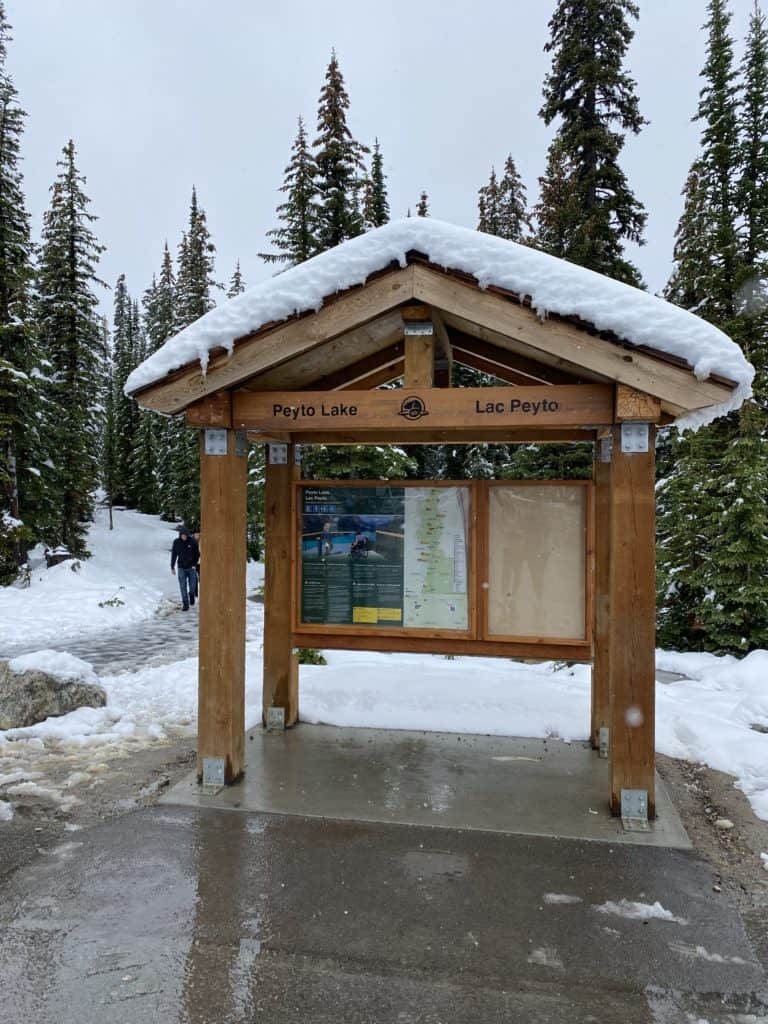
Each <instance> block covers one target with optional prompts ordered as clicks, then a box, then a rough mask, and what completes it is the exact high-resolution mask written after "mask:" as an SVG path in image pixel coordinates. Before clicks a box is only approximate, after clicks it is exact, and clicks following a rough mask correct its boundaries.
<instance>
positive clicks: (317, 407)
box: [232, 384, 613, 432]
mask: <svg viewBox="0 0 768 1024" xmlns="http://www.w3.org/2000/svg"><path fill="white" fill-rule="evenodd" d="M232 422H233V426H234V427H235V428H240V429H246V430H262V431H268V430H281V431H286V430H288V431H290V430H302V431H307V430H318V431H323V432H325V431H329V430H330V431H332V430H340V431H347V432H350V431H354V430H380V429H386V428H390V427H394V428H399V429H402V428H405V429H406V430H407V429H408V428H409V427H418V428H419V429H420V430H424V429H429V430H432V429H434V430H436V431H437V430H446V429H450V428H457V429H462V428H467V427H471V428H472V427H482V428H485V427H526V426H537V427H548V426H553V427H559V426H572V427H580V426H596V425H601V424H607V423H612V422H613V388H612V386H611V385H610V384H573V385H571V384H565V385H556V386H547V385H542V386H540V387H506V388H415V389H411V388H397V389H392V390H385V391H283V392H281V391H265V392H250V391H236V392H235V393H234V395H233V397H232Z"/></svg>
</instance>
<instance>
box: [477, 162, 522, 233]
mask: <svg viewBox="0 0 768 1024" xmlns="http://www.w3.org/2000/svg"><path fill="white" fill-rule="evenodd" d="M477 198H478V201H477V209H478V224H477V230H478V231H484V232H485V233H486V234H488V235H497V236H498V237H499V238H508V239H509V240H510V241H511V242H522V241H524V240H525V237H526V234H525V232H524V230H523V229H524V228H527V229H528V232H530V231H531V230H532V229H531V221H530V217H529V216H528V201H527V197H526V189H525V185H524V184H523V179H522V178H521V177H520V175H519V173H518V170H517V167H516V166H515V161H514V160H513V159H512V155H511V154H510V155H509V156H508V157H507V159H506V161H505V163H504V176H503V177H502V179H501V181H499V180H498V178H497V177H496V170H495V168H491V176H490V178H489V179H488V184H487V185H483V187H482V188H481V189H480V190H479V192H478V196H477Z"/></svg>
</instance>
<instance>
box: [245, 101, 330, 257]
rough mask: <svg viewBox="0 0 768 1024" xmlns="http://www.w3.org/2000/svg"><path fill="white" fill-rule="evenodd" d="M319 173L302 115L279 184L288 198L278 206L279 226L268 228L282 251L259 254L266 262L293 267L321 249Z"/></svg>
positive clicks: (276, 246) (269, 234) (273, 240)
mask: <svg viewBox="0 0 768 1024" xmlns="http://www.w3.org/2000/svg"><path fill="white" fill-rule="evenodd" d="M317 174H318V170H317V164H316V163H315V158H314V156H313V155H312V151H311V149H310V148H309V143H308V142H307V133H306V129H305V128H304V119H303V118H301V117H300V118H299V127H298V130H297V132H296V139H295V140H294V143H293V148H292V149H291V159H290V162H289V163H288V166H287V167H286V168H285V176H284V178H283V184H282V185H281V187H280V191H281V192H282V193H283V194H284V195H285V201H284V202H282V203H280V205H279V206H278V207H277V216H278V219H279V221H280V226H279V227H277V228H274V229H273V230H272V231H268V232H267V237H268V238H270V239H271V240H272V244H273V245H274V246H275V248H276V249H278V250H279V251H278V252H276V253H260V254H259V255H260V256H261V258H262V259H263V260H266V262H267V263H285V264H287V265H288V266H289V267H292V266H295V265H296V264H297V263H303V262H304V260H308V259H309V258H310V257H311V256H314V255H315V253H316V252H319V251H320V246H319V242H318V230H319V217H320V204H319V199H318V187H317V180H316V179H317Z"/></svg>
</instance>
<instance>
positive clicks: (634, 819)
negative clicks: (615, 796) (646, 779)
mask: <svg viewBox="0 0 768 1024" xmlns="http://www.w3.org/2000/svg"><path fill="white" fill-rule="evenodd" d="M621 824H622V825H623V827H624V831H625V832H650V830H651V826H650V825H649V824H648V790H647V789H622V791H621Z"/></svg>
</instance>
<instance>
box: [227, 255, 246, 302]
mask: <svg viewBox="0 0 768 1024" xmlns="http://www.w3.org/2000/svg"><path fill="white" fill-rule="evenodd" d="M244 291H245V282H244V281H243V275H242V272H241V270H240V260H238V261H237V263H236V264H235V269H234V272H233V274H232V277H231V279H230V282H229V287H228V288H227V298H228V299H234V298H235V297H236V296H238V295H242V294H243V292H244Z"/></svg>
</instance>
